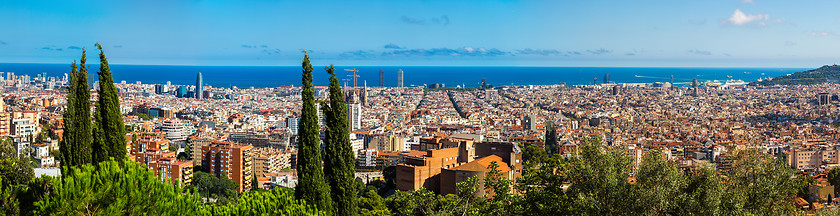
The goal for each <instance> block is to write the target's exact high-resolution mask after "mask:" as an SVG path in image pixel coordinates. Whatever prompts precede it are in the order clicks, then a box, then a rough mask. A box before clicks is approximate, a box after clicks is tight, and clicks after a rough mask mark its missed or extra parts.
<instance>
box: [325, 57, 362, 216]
mask: <svg viewBox="0 0 840 216" xmlns="http://www.w3.org/2000/svg"><path fill="white" fill-rule="evenodd" d="M324 69H325V70H326V71H327V73H329V74H330V104H329V106H327V103H326V102H321V107H322V109H323V110H324V115H325V116H326V119H327V129H326V132H325V134H326V135H325V136H324V143H325V144H326V146H325V147H324V152H325V153H326V158H325V159H324V173H325V174H326V175H327V182H329V184H330V195H332V200H333V203H334V204H335V207H336V211H335V213H336V215H356V212H357V209H356V194H357V192H356V188H355V187H354V186H355V183H356V181H355V176H354V168H355V166H354V164H353V161H354V160H353V148H352V147H351V145H350V131H349V129H348V125H349V124H348V122H347V111H348V109H347V105H346V104H345V102H344V91H343V90H342V89H341V85H339V83H338V78H336V77H335V66H333V65H330V66H329V67H325V68H324Z"/></svg>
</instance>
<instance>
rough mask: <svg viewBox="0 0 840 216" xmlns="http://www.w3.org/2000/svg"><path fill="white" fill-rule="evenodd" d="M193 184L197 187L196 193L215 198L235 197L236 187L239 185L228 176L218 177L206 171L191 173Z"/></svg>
mask: <svg viewBox="0 0 840 216" xmlns="http://www.w3.org/2000/svg"><path fill="white" fill-rule="evenodd" d="M192 184H193V186H195V188H196V189H198V193H199V194H201V195H202V196H204V197H215V198H223V199H228V198H235V197H236V194H237V192H236V187H238V186H239V185H238V184H236V182H234V181H232V180H230V179H228V178H219V177H216V176H215V175H213V174H210V173H206V172H201V171H198V172H194V173H193V181H192Z"/></svg>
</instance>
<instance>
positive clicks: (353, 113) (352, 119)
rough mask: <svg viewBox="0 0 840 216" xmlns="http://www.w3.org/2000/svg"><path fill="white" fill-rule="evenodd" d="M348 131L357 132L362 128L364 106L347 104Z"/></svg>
mask: <svg viewBox="0 0 840 216" xmlns="http://www.w3.org/2000/svg"><path fill="white" fill-rule="evenodd" d="M347 118H348V119H347V120H348V121H347V123H349V124H347V127H348V128H347V129H349V130H350V131H357V130H359V129H361V128H362V105H361V104H358V103H347Z"/></svg>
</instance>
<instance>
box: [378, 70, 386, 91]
mask: <svg viewBox="0 0 840 216" xmlns="http://www.w3.org/2000/svg"><path fill="white" fill-rule="evenodd" d="M379 87H385V70H383V69H379Z"/></svg>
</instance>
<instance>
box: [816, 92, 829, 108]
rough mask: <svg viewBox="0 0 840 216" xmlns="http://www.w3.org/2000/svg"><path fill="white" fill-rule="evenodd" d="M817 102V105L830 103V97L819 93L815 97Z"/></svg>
mask: <svg viewBox="0 0 840 216" xmlns="http://www.w3.org/2000/svg"><path fill="white" fill-rule="evenodd" d="M817 102H818V104H819V105H826V104H829V103H831V95H829V94H828V93H819V94H818V95H817Z"/></svg>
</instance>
